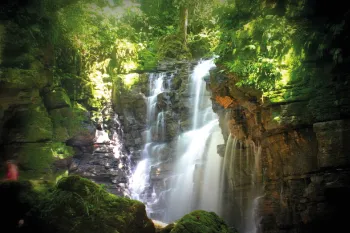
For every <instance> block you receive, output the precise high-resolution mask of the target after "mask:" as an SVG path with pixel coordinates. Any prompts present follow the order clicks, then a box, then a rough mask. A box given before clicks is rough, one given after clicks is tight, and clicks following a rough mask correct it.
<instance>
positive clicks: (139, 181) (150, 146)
mask: <svg viewBox="0 0 350 233" xmlns="http://www.w3.org/2000/svg"><path fill="white" fill-rule="evenodd" d="M164 77H165V74H164V73H152V74H150V76H149V90H150V96H149V97H147V119H146V122H147V132H146V144H145V146H144V149H143V151H142V153H141V159H142V160H141V161H139V162H138V164H137V166H136V169H135V170H134V171H133V172H132V175H131V177H130V178H129V187H130V190H131V197H132V198H133V199H136V200H139V201H142V202H144V203H146V208H147V207H148V206H147V203H152V202H154V201H155V200H154V199H155V198H156V196H155V195H151V196H150V197H149V195H148V192H147V189H148V188H150V183H149V177H150V172H151V164H152V161H151V160H152V159H153V155H154V154H156V153H154V150H155V149H157V146H158V145H157V144H154V143H152V128H153V127H152V124H153V123H154V122H156V125H155V128H154V131H155V132H156V133H158V132H161V134H162V136H163V134H164V133H163V132H164V127H165V126H164V117H163V114H161V113H159V114H156V105H157V96H158V95H159V94H160V93H162V92H163V91H164V88H163V85H164ZM153 193H154V192H152V194H153Z"/></svg>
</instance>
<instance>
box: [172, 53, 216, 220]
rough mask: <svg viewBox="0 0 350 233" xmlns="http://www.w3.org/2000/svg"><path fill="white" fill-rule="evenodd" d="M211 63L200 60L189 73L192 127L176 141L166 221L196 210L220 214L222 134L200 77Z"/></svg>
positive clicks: (209, 67) (207, 71)
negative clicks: (219, 147) (220, 147)
mask: <svg viewBox="0 0 350 233" xmlns="http://www.w3.org/2000/svg"><path fill="white" fill-rule="evenodd" d="M214 66H215V65H214V62H213V59H212V60H207V61H202V62H200V63H199V64H198V65H197V66H196V67H195V68H194V71H193V73H192V75H191V90H190V96H191V97H192V106H194V108H193V115H192V127H191V129H192V130H190V131H188V132H185V133H182V134H181V135H180V136H179V137H178V140H177V151H176V157H177V160H176V161H175V171H174V176H173V177H172V179H171V182H170V191H169V200H168V203H169V206H168V207H167V209H166V216H165V221H167V222H172V221H175V220H177V219H179V218H181V217H182V216H183V215H185V214H187V213H188V212H190V211H192V210H195V209H204V210H208V211H214V212H216V213H218V214H219V213H220V205H221V204H220V200H219V199H220V191H219V187H220V169H221V165H222V160H223V159H222V158H221V157H220V156H219V155H218V154H217V145H218V144H223V137H222V135H221V134H220V128H219V124H218V119H217V116H216V115H215V114H214V112H213V111H212V110H211V107H212V105H211V101H210V98H209V97H210V93H209V92H208V91H206V84H205V82H204V80H203V77H204V76H206V75H208V74H209V70H210V69H211V68H213V67H214Z"/></svg>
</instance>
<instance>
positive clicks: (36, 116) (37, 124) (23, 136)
mask: <svg viewBox="0 0 350 233" xmlns="http://www.w3.org/2000/svg"><path fill="white" fill-rule="evenodd" d="M5 124H6V127H7V128H8V136H7V138H6V141H7V142H8V143H13V142H42V141H48V140H51V139H52V122H51V119H50V117H49V115H48V113H47V111H46V108H45V107H44V105H43V104H41V103H39V104H32V105H30V106H29V107H28V108H24V109H17V110H16V111H15V113H14V114H13V117H12V118H11V119H10V120H8V121H7V122H6V123H5Z"/></svg>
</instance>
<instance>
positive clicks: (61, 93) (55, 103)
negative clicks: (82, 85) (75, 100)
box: [44, 88, 71, 109]
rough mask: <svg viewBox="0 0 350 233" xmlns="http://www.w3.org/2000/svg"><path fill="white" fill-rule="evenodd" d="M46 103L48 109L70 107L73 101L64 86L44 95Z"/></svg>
mask: <svg viewBox="0 0 350 233" xmlns="http://www.w3.org/2000/svg"><path fill="white" fill-rule="evenodd" d="M44 103H45V106H46V108H48V109H56V108H64V107H70V106H71V102H70V99H69V97H68V95H67V93H66V91H65V90H64V89H63V88H57V89H54V90H52V91H51V92H49V93H47V94H46V95H45V97H44Z"/></svg>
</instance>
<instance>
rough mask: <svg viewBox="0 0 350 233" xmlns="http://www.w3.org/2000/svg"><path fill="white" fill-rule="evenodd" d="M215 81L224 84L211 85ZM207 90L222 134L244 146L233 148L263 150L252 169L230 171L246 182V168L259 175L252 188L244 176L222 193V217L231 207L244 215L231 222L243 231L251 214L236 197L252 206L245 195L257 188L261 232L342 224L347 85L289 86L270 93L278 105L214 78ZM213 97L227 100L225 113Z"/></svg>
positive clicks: (346, 190)
mask: <svg viewBox="0 0 350 233" xmlns="http://www.w3.org/2000/svg"><path fill="white" fill-rule="evenodd" d="M219 77H220V78H221V79H222V80H223V81H221V82H220V83H215V82H217V81H216V80H218V78H219ZM209 86H210V88H211V89H212V90H213V99H217V100H218V101H217V102H216V103H214V109H215V110H216V112H217V113H218V114H219V116H220V120H221V126H222V129H223V131H224V132H225V133H226V136H227V137H228V135H229V134H231V135H232V136H234V137H236V139H237V140H238V141H239V142H240V143H241V145H243V146H241V147H239V146H236V148H233V150H238V151H243V153H245V151H246V150H247V148H249V144H250V143H251V142H254V144H255V145H260V146H261V155H260V156H259V157H258V159H261V160H260V163H258V165H259V166H258V167H256V168H255V169H257V170H255V171H249V167H251V166H250V165H239V164H238V165H237V164H236V165H235V166H234V169H235V177H247V176H249V175H250V174H246V172H247V170H248V172H252V173H251V174H258V183H254V182H251V180H249V178H248V179H246V182H241V183H240V182H236V183H235V185H232V186H230V188H229V189H228V191H227V192H228V193H227V196H228V198H227V200H226V201H227V202H228V203H227V204H229V205H231V208H229V209H230V210H228V212H229V213H232V212H235V211H237V209H235V208H234V207H237V208H238V209H240V210H242V211H243V212H244V213H241V214H238V215H237V214H234V216H239V218H238V219H240V220H238V219H236V220H233V221H234V222H236V224H237V225H240V226H242V225H244V224H245V219H246V218H249V215H251V208H249V203H246V202H245V201H244V200H238V201H237V197H239V198H243V199H245V200H250V202H251V201H252V197H251V196H250V195H251V193H250V191H249V190H251V189H252V187H255V188H254V189H256V188H258V187H260V190H259V192H258V193H256V194H255V197H253V198H257V197H258V196H260V198H259V199H258V200H257V202H256V203H255V204H256V206H255V208H256V211H257V212H256V214H257V216H258V218H256V221H257V222H256V224H258V226H260V230H261V232H282V231H283V232H284V231H298V232H314V231H322V232H323V231H324V230H331V229H333V228H337V229H338V227H340V226H345V225H344V224H345V222H344V217H343V216H342V211H343V210H345V209H344V208H348V207H349V200H348V198H347V197H346V196H347V195H348V193H349V190H350V186H349V185H350V183H349V182H350V177H349V162H350V157H349V152H350V147H349V143H348V142H349V140H350V138H349V137H350V130H349V123H350V121H349V119H348V117H349V115H348V114H347V113H346V112H348V109H349V105H348V104H347V103H348V100H347V99H346V98H344V96H347V95H348V93H349V91H350V89H349V88H350V86H349V84H348V82H343V83H342V84H340V83H339V82H337V81H335V80H332V79H331V78H330V79H328V80H327V81H326V80H325V82H324V83H323V84H322V85H319V86H317V88H315V87H313V85H312V83H308V84H303V85H298V84H294V85H290V86H289V87H288V88H286V89H283V90H278V91H276V92H275V93H276V97H277V96H278V97H279V99H278V100H276V99H273V98H274V97H270V98H264V99H262V96H261V95H257V94H256V92H255V93H254V90H249V89H243V88H238V87H236V86H235V83H234V81H233V80H232V79H231V78H230V77H223V76H221V75H219V74H218V73H212V82H211V83H210V84H209ZM282 93H284V94H282ZM286 93H289V94H286ZM218 96H219V97H223V96H227V97H229V98H230V99H231V103H230V105H229V106H227V107H226V108H224V106H225V105H223V103H222V102H220V101H219V100H220V99H219V98H217V97H218ZM220 104H221V106H219V107H218V105H220ZM238 153H242V152H237V153H236V154H238ZM225 155H229V154H228V153H226V154H225ZM254 156H257V155H256V154H255V155H254ZM243 159H244V160H246V159H248V157H245V158H243ZM243 180H244V178H243ZM232 196H235V197H236V198H233V199H232ZM230 197H231V199H230ZM239 198H238V199H239ZM250 207H251V206H250ZM339 229H340V228H339Z"/></svg>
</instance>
